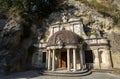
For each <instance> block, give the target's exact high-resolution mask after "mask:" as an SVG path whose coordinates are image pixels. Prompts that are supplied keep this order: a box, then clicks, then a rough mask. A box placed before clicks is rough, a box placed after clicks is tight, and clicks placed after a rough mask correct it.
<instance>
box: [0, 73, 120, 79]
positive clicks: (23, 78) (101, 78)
mask: <svg viewBox="0 0 120 79" xmlns="http://www.w3.org/2000/svg"><path fill="white" fill-rule="evenodd" d="M0 79H120V76H115V75H113V74H110V73H92V74H91V75H88V76H82V77H60V76H41V75H40V74H38V72H37V71H27V72H20V73H14V74H11V75H7V76H5V75H0Z"/></svg>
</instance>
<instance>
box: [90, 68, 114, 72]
mask: <svg viewBox="0 0 120 79" xmlns="http://www.w3.org/2000/svg"><path fill="white" fill-rule="evenodd" d="M92 71H93V72H105V73H109V72H112V71H114V70H113V69H93V70H92Z"/></svg>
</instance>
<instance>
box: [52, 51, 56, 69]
mask: <svg viewBox="0 0 120 79" xmlns="http://www.w3.org/2000/svg"><path fill="white" fill-rule="evenodd" d="M54 70H55V49H53V54H52V71H54Z"/></svg>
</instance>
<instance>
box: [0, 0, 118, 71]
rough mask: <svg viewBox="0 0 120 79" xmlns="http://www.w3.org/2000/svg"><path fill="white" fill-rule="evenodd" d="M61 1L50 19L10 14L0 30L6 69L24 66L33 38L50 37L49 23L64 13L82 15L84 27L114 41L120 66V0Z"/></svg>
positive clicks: (115, 59) (0, 60)
mask: <svg viewBox="0 0 120 79" xmlns="http://www.w3.org/2000/svg"><path fill="white" fill-rule="evenodd" d="M60 2H62V3H61V4H60V5H58V6H57V8H56V10H55V11H54V12H52V13H51V14H50V16H49V17H48V18H47V19H46V18H45V19H46V20H45V19H42V20H41V19H39V18H38V17H42V16H40V15H39V13H38V14H35V15H34V14H31V15H29V14H28V15H26V14H22V15H21V11H18V12H16V11H13V13H12V14H10V15H9V18H8V20H7V22H6V24H5V26H4V27H2V29H0V38H1V39H0V67H1V68H2V69H3V70H5V71H15V70H19V69H20V70H21V69H22V68H23V69H24V68H25V66H27V65H28V64H29V61H31V56H32V53H31V50H28V49H29V47H30V46H31V44H32V43H33V40H36V41H37V38H35V37H36V36H39V37H40V38H38V39H41V38H43V37H44V36H45V35H46V36H47V34H49V33H48V32H47V31H46V30H47V28H48V25H49V24H52V23H57V22H58V21H59V20H61V18H62V17H63V14H64V15H66V16H67V18H68V20H70V18H74V17H76V18H80V19H81V21H82V23H83V25H84V26H86V27H87V28H90V29H93V30H95V32H96V33H97V34H99V35H100V36H101V37H107V38H108V39H109V40H110V45H111V54H112V56H113V62H114V63H113V65H114V67H115V68H120V61H119V60H120V57H119V56H120V42H119V39H120V32H119V27H120V24H119V23H120V15H119V13H120V11H119V9H120V7H119V6H120V5H119V4H118V3H119V2H120V1H119V0H65V2H64V0H61V1H60ZM101 3H102V5H101ZM116 5H117V8H116ZM110 6H111V7H110ZM42 18H44V17H42ZM29 27H30V28H29ZM36 27H38V29H37V30H36ZM0 28H1V27H0ZM93 30H86V34H87V35H88V36H89V34H90V33H91V32H92V31H93ZM36 32H37V34H36ZM30 49H31V48H30ZM28 51H29V52H28ZM27 62H28V63H27ZM15 64H16V65H15Z"/></svg>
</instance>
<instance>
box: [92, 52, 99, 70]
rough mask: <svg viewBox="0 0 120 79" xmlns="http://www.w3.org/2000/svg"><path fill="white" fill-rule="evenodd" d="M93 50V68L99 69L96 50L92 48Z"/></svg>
mask: <svg viewBox="0 0 120 79" xmlns="http://www.w3.org/2000/svg"><path fill="white" fill-rule="evenodd" d="M93 52H94V56H93V57H94V69H100V62H99V55H98V50H93Z"/></svg>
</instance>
